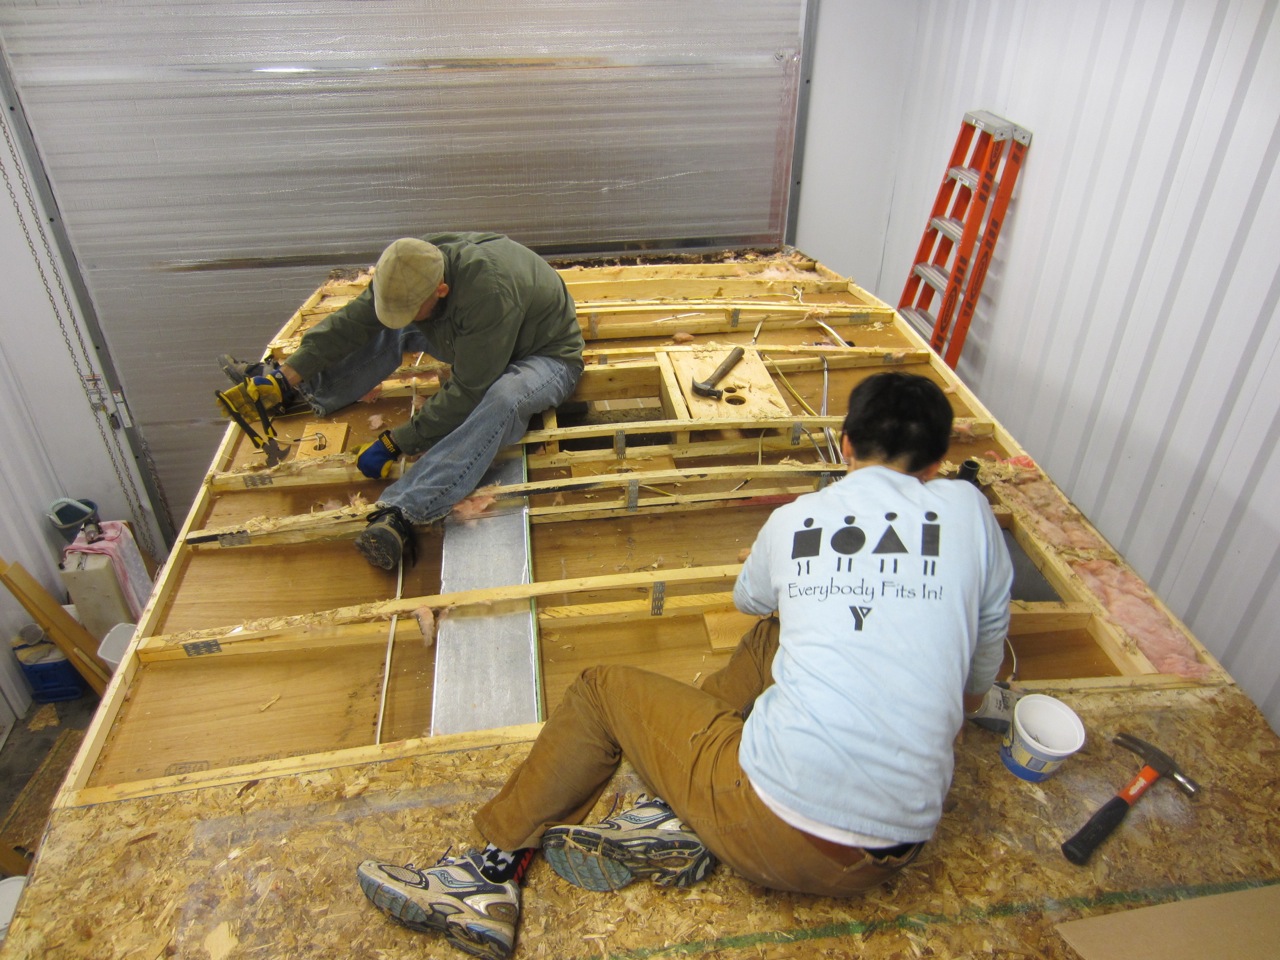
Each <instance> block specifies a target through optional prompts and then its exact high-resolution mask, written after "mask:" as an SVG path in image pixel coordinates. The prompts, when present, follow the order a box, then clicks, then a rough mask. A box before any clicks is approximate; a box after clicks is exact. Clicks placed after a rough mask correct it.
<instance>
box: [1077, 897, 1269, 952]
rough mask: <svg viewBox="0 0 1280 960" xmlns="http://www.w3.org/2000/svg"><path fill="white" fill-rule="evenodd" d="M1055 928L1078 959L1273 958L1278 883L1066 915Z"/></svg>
mask: <svg viewBox="0 0 1280 960" xmlns="http://www.w3.org/2000/svg"><path fill="white" fill-rule="evenodd" d="M1057 930H1058V932H1059V933H1060V934H1062V937H1063V939H1065V940H1066V941H1067V943H1069V944H1070V945H1071V947H1072V948H1073V949H1074V950H1075V951H1076V952H1077V953H1079V954H1080V956H1081V957H1082V958H1083V960H1133V958H1134V957H1159V958H1160V960H1214V958H1217V957H1221V958H1224V960H1225V958H1231V960H1273V958H1274V957H1275V956H1276V944H1277V943H1280V885H1273V886H1269V887H1259V888H1258V889H1256V890H1239V891H1236V892H1235V893H1220V894H1217V895H1215V896H1210V897H1197V898H1196V899H1194V900H1179V901H1178V902H1176V903H1164V904H1161V905H1160V906H1156V907H1142V908H1141V909H1138V910H1122V911H1121V912H1119V913H1110V914H1107V915H1106V916H1105V917H1089V918H1088V919H1086V920H1071V921H1068V922H1067V923H1060V924H1058V926H1057Z"/></svg>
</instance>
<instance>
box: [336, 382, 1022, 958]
mask: <svg viewBox="0 0 1280 960" xmlns="http://www.w3.org/2000/svg"><path fill="white" fill-rule="evenodd" d="M951 423H952V413H951V406H950V404H949V402H948V401H947V398H946V397H945V396H944V395H943V393H942V391H941V389H940V388H939V387H938V386H937V385H936V384H934V383H933V382H932V381H930V380H928V379H925V378H923V377H917V376H911V375H908V374H902V373H884V374H877V375H875V376H872V377H869V378H868V379H866V380H865V381H863V382H862V383H861V384H860V385H859V386H858V387H856V388H855V389H854V390H853V392H852V394H851V395H850V397H849V412H848V415H847V416H846V418H845V421H844V434H843V438H842V441H841V445H842V449H843V452H844V457H845V461H846V463H847V464H848V466H849V472H848V474H847V475H846V476H845V477H844V478H842V479H841V480H839V481H838V482H836V483H834V484H831V485H830V486H828V487H826V488H825V489H823V490H820V491H818V492H816V493H811V494H807V495H805V496H802V497H800V498H798V499H797V500H795V501H794V502H793V503H791V504H788V505H786V506H784V507H781V508H779V509H778V510H777V511H775V512H774V514H773V515H772V516H771V517H770V518H769V520H768V521H766V523H765V525H764V527H763V529H762V530H761V531H760V533H759V536H758V537H757V538H756V541H755V545H754V546H753V547H752V550H751V554H750V556H749V557H748V558H747V560H746V563H745V564H744V566H743V569H742V572H741V573H740V574H739V576H738V580H737V583H736V585H735V587H734V602H735V604H736V605H737V606H738V608H739V609H740V610H742V611H744V612H746V613H752V614H758V615H760V616H761V617H762V618H763V619H761V620H760V621H759V623H758V624H757V625H756V626H755V627H754V628H753V629H752V630H751V631H749V632H748V633H747V635H746V636H744V637H743V638H742V641H741V642H740V643H739V645H738V647H737V649H736V650H735V651H734V654H733V656H732V657H731V658H730V661H729V663H728V664H727V665H726V666H725V667H724V668H723V669H722V670H720V671H719V672H717V673H716V674H714V675H712V676H711V677H709V678H708V679H707V680H706V681H705V682H704V683H703V686H702V688H701V689H697V688H694V687H692V686H690V685H688V684H685V683H681V682H679V681H677V680H673V679H670V678H668V677H664V676H661V675H659V674H655V673H650V672H648V671H645V670H639V669H636V668H633V667H624V666H602V667H595V668H593V669H589V670H586V671H584V672H583V674H582V676H580V677H579V678H578V680H577V681H576V682H575V683H574V684H573V685H572V686H571V687H570V688H569V690H568V691H567V692H566V694H565V698H564V700H563V701H562V702H561V704H560V705H559V707H557V708H556V710H555V712H554V713H553V714H552V715H551V717H550V719H549V720H548V721H547V722H546V724H545V725H544V726H543V729H542V732H541V733H540V734H539V736H538V739H537V741H535V743H534V744H533V747H532V748H531V750H530V752H529V756H528V757H527V758H526V759H525V761H524V763H523V764H522V765H521V766H520V767H519V768H518V769H517V770H516V771H515V773H514V774H513V775H512V776H511V778H510V779H509V780H508V781H507V783H506V784H505V785H504V786H503V788H502V790H501V791H499V793H498V795H497V796H496V797H494V798H493V799H492V800H490V801H489V802H488V803H487V804H486V805H485V806H484V807H483V808H482V809H481V810H480V812H479V813H478V814H477V815H476V818H475V825H476V827H477V829H478V830H479V833H480V834H481V835H482V836H483V838H484V839H485V841H487V846H486V847H485V848H484V849H483V850H476V851H473V852H471V853H469V854H467V855H465V856H463V857H457V858H452V859H446V860H443V861H442V862H441V863H440V864H439V865H437V866H435V867H433V868H430V869H427V870H418V869H415V868H412V867H402V866H398V865H396V864H390V863H382V862H379V861H377V860H367V861H365V862H364V863H362V864H361V865H360V866H359V868H358V871H357V875H358V879H359V882H360V886H361V888H362V889H363V890H364V892H365V894H366V896H368V897H369V899H370V900H372V901H373V903H374V904H375V905H377V906H378V907H379V908H381V909H382V910H384V911H386V912H387V913H388V914H390V915H391V916H392V917H393V918H395V919H396V920H398V921H399V922H401V923H403V924H405V925H406V926H409V927H411V928H413V929H416V930H421V931H426V932H430V931H438V932H441V933H443V934H444V935H445V937H446V938H447V939H448V940H449V941H450V942H451V943H453V944H454V945H455V946H457V947H459V948H460V949H462V950H464V951H466V952H468V953H471V954H474V955H477V956H482V957H490V958H496V960H501V958H505V957H507V956H509V955H510V953H511V951H512V949H513V947H514V942H515V930H516V925H517V924H518V921H519V909H520V883H521V881H522V880H523V878H524V875H525V871H526V870H527V868H528V865H529V862H530V860H531V859H532V857H533V856H534V854H535V853H536V851H537V850H538V849H539V848H541V849H542V850H543V851H545V853H546V855H547V859H548V861H549V862H550V863H551V866H552V868H553V869H554V870H555V871H556V873H558V874H560V876H562V877H564V878H565V879H567V880H569V881H570V882H571V883H574V884H576V885H578V886H581V887H585V888H586V889H589V890H600V891H604V890H616V889H618V888H620V887H622V886H625V885H626V884H627V883H630V882H631V881H632V880H634V879H637V878H647V879H650V880H653V881H654V882H655V883H658V884H662V885H669V886H687V885H689V884H692V883H696V882H697V881H699V880H701V879H702V878H703V877H705V876H706V875H707V874H708V873H709V872H710V871H711V870H712V869H713V867H714V866H715V864H716V862H717V860H723V861H724V862H725V863H727V864H728V865H729V866H730V867H732V868H733V869H734V870H736V871H737V872H738V873H740V874H741V875H742V876H744V877H746V878H747V879H749V880H751V881H753V882H755V883H759V884H761V885H762V886H765V887H769V888H772V889H777V890H793V891H798V892H802V893H811V894H818V895H822V896H836V897H843V896H850V895H853V894H855V893H857V892H859V891H861V890H865V889H867V888H869V887H873V886H875V885H877V884H879V883H882V882H883V881H885V880H887V879H888V878H889V877H891V876H893V874H894V873H896V872H897V871H899V870H901V869H902V868H903V867H904V866H906V865H907V864H908V863H910V862H911V860H912V859H914V858H915V856H916V855H917V854H918V852H919V849H920V845H921V843H923V842H924V841H925V840H927V839H928V838H929V837H930V836H931V835H932V834H933V831H934V828H935V827H936V826H937V823H938V820H939V818H940V817H941V815H942V800H943V797H944V796H945V794H946V792H947V789H948V787H949V785H950V783H951V773H952V763H953V760H952V744H953V741H954V739H955V736H956V734H957V733H958V732H959V729H960V726H961V724H962V723H963V720H964V716H965V714H966V712H968V713H970V715H973V714H975V713H976V714H978V715H980V716H982V715H991V714H993V713H996V712H997V711H998V710H999V708H1001V707H1003V708H1006V709H1007V707H1008V705H1009V701H1010V699H1011V698H1009V697H1007V696H1005V695H1004V692H1003V691H1001V689H1000V688H999V687H995V686H993V685H992V684H993V681H994V680H995V677H996V671H997V670H998V669H999V666H1000V661H1001V657H1002V653H1003V643H1004V637H1005V633H1006V631H1007V629H1008V623H1009V591H1010V585H1011V582H1012V566H1011V564H1010V562H1009V556H1008V552H1007V551H1006V549H1005V545H1004V540H1003V538H1002V536H1001V533H1000V530H999V527H998V526H997V525H996V522H995V518H994V516H993V515H992V512H991V509H990V507H989V505H988V504H987V501H986V500H985V498H984V497H983V496H982V494H981V493H980V492H979V491H978V489H977V488H976V487H975V486H973V485H971V484H969V483H965V482H963V481H953V480H937V479H934V478H935V476H936V475H937V472H938V468H939V465H940V463H941V461H942V458H943V456H944V455H945V454H946V450H947V445H948V443H949V440H950V436H951ZM623 756H625V757H626V758H627V759H628V760H630V761H631V764H632V766H633V767H634V768H635V770H636V772H637V773H638V774H639V776H640V778H641V779H642V780H643V781H644V782H645V783H646V784H647V785H648V786H649V788H650V789H651V790H652V791H653V793H654V794H655V795H656V796H655V797H654V798H653V799H648V800H642V802H640V803H638V804H637V805H636V806H634V807H633V808H631V809H630V810H628V811H626V812H624V813H621V814H618V815H616V816H613V817H610V818H609V819H607V820H605V821H603V822H602V823H597V824H591V825H582V821H583V820H584V819H585V818H586V816H587V815H588V814H589V813H590V811H591V809H592V807H593V806H594V805H595V803H596V801H597V800H598V799H599V797H600V795H601V793H602V792H603V790H604V788H605V786H606V785H607V784H608V782H609V779H610V777H611V776H612V775H613V772H614V770H615V769H616V768H617V765H618V762H619V761H620V760H621V758H622V757H623ZM658 797H661V799H657V798H658Z"/></svg>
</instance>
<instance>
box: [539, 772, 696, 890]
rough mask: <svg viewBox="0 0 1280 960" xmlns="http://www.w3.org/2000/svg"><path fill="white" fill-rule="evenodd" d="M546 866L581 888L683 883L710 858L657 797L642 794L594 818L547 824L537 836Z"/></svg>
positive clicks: (692, 880)
mask: <svg viewBox="0 0 1280 960" xmlns="http://www.w3.org/2000/svg"><path fill="white" fill-rule="evenodd" d="M542 851H543V853H545V854H546V855H547V862H548V863H549V864H551V869H553V870H554V871H555V872H556V873H558V874H560V876H562V877H564V879H566V880H568V881H569V882H570V883H572V884H574V885H575V886H578V887H582V888H583V889H586V890H597V891H604V890H620V889H622V888H623V887H625V886H626V885H627V884H629V883H630V882H631V881H632V880H637V879H649V880H652V881H653V882H654V883H656V884H658V885H659V886H664V887H687V886H690V885H691V884H695V883H697V882H698V881H699V880H702V879H704V878H705V877H706V876H707V875H708V874H710V873H711V871H712V870H714V869H715V866H716V863H717V861H716V858H715V856H714V855H713V854H712V853H711V851H710V850H708V849H707V848H706V847H705V846H703V845H702V841H701V840H699V839H698V837H697V835H696V834H695V833H694V832H693V831H692V830H690V829H689V828H688V827H686V826H685V825H684V824H683V823H682V822H681V820H680V818H679V817H677V816H676V815H675V813H673V812H672V810H671V808H670V807H668V806H667V805H666V804H665V803H664V802H663V801H661V800H658V799H648V798H646V797H644V796H641V797H640V798H639V801H638V802H637V803H636V805H635V806H634V807H632V808H631V809H630V810H628V811H626V812H625V813H620V814H618V815H617V816H616V817H610V818H608V819H607V820H604V821H602V822H600V823H593V824H582V825H580V826H568V825H566V826H560V827H552V828H551V829H549V830H547V832H546V833H544V834H543V835H542Z"/></svg>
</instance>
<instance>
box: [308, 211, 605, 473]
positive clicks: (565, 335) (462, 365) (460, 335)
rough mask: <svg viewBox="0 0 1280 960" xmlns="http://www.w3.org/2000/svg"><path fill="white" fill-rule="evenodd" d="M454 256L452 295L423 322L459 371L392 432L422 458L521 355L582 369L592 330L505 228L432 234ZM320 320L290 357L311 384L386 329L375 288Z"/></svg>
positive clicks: (448, 271) (435, 348)
mask: <svg viewBox="0 0 1280 960" xmlns="http://www.w3.org/2000/svg"><path fill="white" fill-rule="evenodd" d="M422 239H423V240H426V241H427V242H428V243H432V244H435V245H436V246H437V247H439V248H440V252H441V253H442V254H443V255H444V282H445V283H447V284H448V285H449V293H448V295H447V296H445V297H444V298H443V299H442V300H441V301H440V302H439V303H438V304H437V305H436V308H435V309H434V310H433V311H432V312H431V315H430V316H428V317H427V318H426V319H425V320H422V321H420V322H418V324H417V327H418V328H419V329H420V330H421V331H422V333H423V334H424V335H425V336H426V338H427V342H428V343H429V344H430V345H431V350H430V353H431V355H432V356H433V357H435V358H436V359H437V360H442V361H444V362H445V363H448V364H451V365H452V367H453V370H452V375H451V376H450V377H449V379H448V380H446V381H444V382H443V383H442V384H441V388H440V390H439V392H437V393H436V394H435V395H434V396H432V397H430V398H428V400H427V402H426V403H425V404H424V405H423V406H422V408H421V409H420V410H419V411H418V412H417V413H416V414H414V415H413V417H412V419H410V420H409V421H408V422H407V423H403V424H401V425H400V426H398V427H396V428H395V429H393V430H392V431H391V438H392V439H393V440H394V441H395V442H396V444H397V445H398V446H399V447H400V449H401V450H403V451H404V452H405V453H407V454H418V453H422V452H423V451H425V450H427V449H428V448H429V447H430V446H431V445H432V444H434V443H435V442H436V441H438V440H440V439H441V438H442V437H444V436H446V435H447V434H448V433H449V432H450V431H452V430H453V429H455V428H456V427H457V426H458V425H459V424H461V423H462V421H463V420H465V419H466V418H467V415H468V414H470V413H471V411H472V410H473V409H475V407H476V405H477V404H478V403H479V402H480V398H481V397H483V396H484V394H485V391H486V390H488V389H489V387H490V386H491V385H492V384H493V382H494V381H495V380H497V379H498V377H499V376H501V374H502V372H503V371H504V370H505V369H506V368H507V365H508V364H509V363H511V362H512V361H514V360H520V359H523V358H525V357H530V356H536V355H540V356H547V357H556V358H558V359H561V360H566V361H569V362H571V363H577V364H578V366H579V368H581V366H582V348H583V340H582V331H581V329H580V328H579V326H578V320H577V315H576V313H575V312H574V305H573V299H572V298H571V297H570V296H569V292H568V291H567V290H566V289H565V285H564V281H562V280H561V279H560V275H559V274H558V273H556V271H555V270H553V269H552V268H551V267H550V266H549V265H548V264H547V262H546V261H545V260H543V259H542V258H541V257H540V256H538V255H537V254H536V253H534V252H533V251H532V250H529V249H528V248H527V247H524V246H521V245H520V244H518V243H516V242H515V241H514V240H511V239H508V238H507V237H504V236H501V235H500V234H496V233H442V234H434V235H430V236H425V237H423V238H422ZM377 282H378V281H377V277H376V275H375V277H374V279H373V281H372V282H371V283H370V284H369V287H368V288H367V289H366V290H365V291H364V292H363V293H361V294H360V295H359V296H358V297H356V298H355V299H354V300H352V301H351V302H350V303H348V304H347V305H346V306H344V307H342V308H341V309H339V310H336V311H334V312H333V313H332V314H330V315H329V316H328V317H326V318H325V319H324V320H322V321H321V322H320V323H318V324H317V325H316V326H315V327H313V328H312V329H311V330H308V331H307V333H306V334H305V335H304V336H303V338H302V343H301V345H300V346H299V348H298V350H297V351H296V352H295V353H294V354H293V356H291V357H290V358H289V360H288V363H289V365H290V366H291V367H293V369H294V370H296V371H297V373H298V375H299V376H300V377H302V379H303V380H304V381H305V380H307V379H309V378H310V377H313V376H315V375H316V374H317V373H320V372H322V371H324V370H326V369H328V368H329V367H331V366H333V365H335V364H338V363H341V362H342V360H343V358H344V357H347V356H350V355H351V353H352V352H354V351H355V350H358V349H359V348H360V347H362V346H363V345H364V344H365V343H366V342H368V340H369V338H370V337H371V336H372V335H373V334H374V333H376V332H377V331H378V330H379V329H381V325H380V324H379V322H378V317H377V314H376V313H375V312H374V308H373V284H374V283H377Z"/></svg>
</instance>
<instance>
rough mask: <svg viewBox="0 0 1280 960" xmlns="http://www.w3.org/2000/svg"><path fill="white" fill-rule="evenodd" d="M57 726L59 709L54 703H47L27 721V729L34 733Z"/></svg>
mask: <svg viewBox="0 0 1280 960" xmlns="http://www.w3.org/2000/svg"><path fill="white" fill-rule="evenodd" d="M57 725H58V708H57V707H56V706H55V705H54V704H52V703H46V704H45V705H44V706H43V707H41V708H40V709H39V710H37V711H36V712H35V713H33V714H32V715H31V719H30V720H28V721H27V729H28V730H29V731H31V732H32V733H35V732H37V731H39V730H44V729H45V728H47V727H56V726H57Z"/></svg>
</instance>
